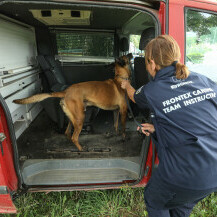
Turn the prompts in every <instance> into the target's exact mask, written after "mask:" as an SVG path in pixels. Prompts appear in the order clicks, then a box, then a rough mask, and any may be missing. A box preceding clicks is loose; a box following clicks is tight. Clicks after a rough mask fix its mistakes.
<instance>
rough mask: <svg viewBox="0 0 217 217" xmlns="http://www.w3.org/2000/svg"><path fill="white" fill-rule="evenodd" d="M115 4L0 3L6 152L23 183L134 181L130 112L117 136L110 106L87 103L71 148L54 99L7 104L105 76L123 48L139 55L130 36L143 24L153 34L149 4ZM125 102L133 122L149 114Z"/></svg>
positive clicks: (136, 160)
mask: <svg viewBox="0 0 217 217" xmlns="http://www.w3.org/2000/svg"><path fill="white" fill-rule="evenodd" d="M116 5H117V6H114V7H108V6H106V5H102V4H100V3H98V4H93V5H88V4H87V3H85V4H78V3H55V2H47V3H46V1H34V2H32V3H31V2H28V1H13V2H11V3H10V1H9V2H7V1H6V2H4V3H3V4H2V5H1V7H0V93H1V95H2V97H3V98H4V100H5V102H6V104H7V106H8V108H9V111H10V114H11V121H12V122H13V125H14V132H15V135H16V139H17V142H16V144H14V145H16V146H17V152H16V149H14V155H17V158H18V159H19V162H17V164H18V165H17V168H19V170H20V174H21V178H22V183H23V184H25V185H27V186H42V187H43V186H64V185H85V184H118V183H119V184H120V183H133V182H137V181H138V180H139V179H141V177H142V176H143V173H144V165H145V161H146V158H147V152H148V148H149V146H148V145H149V144H147V143H148V138H145V137H144V135H141V134H139V133H138V132H137V131H136V128H137V126H136V124H135V122H134V120H133V118H132V115H131V114H130V113H128V116H127V123H126V138H125V140H123V138H122V134H121V123H119V133H116V132H115V129H114V117H113V116H114V112H113V111H105V110H102V109H98V108H96V107H93V106H91V107H88V108H87V109H86V111H85V121H84V126H83V129H82V132H81V134H80V136H79V141H80V144H81V146H82V147H83V150H82V151H79V150H78V149H77V148H76V146H75V145H74V144H73V143H72V141H71V140H69V139H68V138H67V137H66V136H65V134H64V131H65V129H66V127H67V123H68V118H67V117H66V116H65V115H64V113H63V111H62V110H61V107H60V105H59V103H60V99H57V98H52V99H46V100H44V101H43V102H40V103H35V104H28V105H19V104H14V103H13V100H15V99H20V98H25V97H28V96H31V95H34V94H36V93H40V92H45V93H48V92H60V91H63V90H65V89H66V88H67V87H69V86H70V85H72V84H75V83H79V82H84V81H95V80H96V81H103V80H106V79H113V78H114V68H113V67H112V63H114V61H115V58H117V57H119V56H122V55H124V54H127V53H129V52H133V55H134V59H135V58H141V57H138V56H139V55H143V51H142V50H140V49H139V48H138V47H139V46H138V45H137V47H134V46H135V45H134V44H133V43H132V42H130V37H131V36H134V37H135V38H138V37H140V35H141V34H142V32H143V31H144V30H145V29H147V28H153V29H155V34H157V27H156V26H157V25H158V24H157V21H156V18H155V16H154V15H153V13H154V9H153V8H152V9H151V10H149V8H150V7H151V6H152V5H151V4H149V3H146V5H145V7H146V9H145V7H144V10H143V11H141V10H139V9H136V8H135V7H134V8H133V7H129V8H126V6H125V8H122V7H121V5H120V4H116ZM155 7H158V5H157V4H155ZM156 11H157V10H156ZM134 59H133V60H134ZM143 60H144V57H142V61H143ZM143 67H144V68H142V70H144V72H143V71H142V72H141V73H138V74H137V73H136V70H135V62H133V61H132V66H131V83H132V85H133V86H134V88H135V89H137V88H139V87H140V86H141V85H143V84H144V83H145V81H144V79H143V77H144V76H143V74H145V66H143ZM140 68H141V65H140ZM140 71H141V70H140ZM131 106H132V108H133V111H134V115H135V116H136V119H137V120H138V122H140V123H141V122H143V121H145V119H147V118H148V117H149V111H148V110H145V112H144V111H143V112H141V111H140V110H139V108H138V107H137V106H136V105H135V104H134V103H131ZM119 122H120V121H119ZM146 172H148V171H146Z"/></svg>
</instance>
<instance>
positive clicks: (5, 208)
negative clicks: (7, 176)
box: [0, 194, 17, 213]
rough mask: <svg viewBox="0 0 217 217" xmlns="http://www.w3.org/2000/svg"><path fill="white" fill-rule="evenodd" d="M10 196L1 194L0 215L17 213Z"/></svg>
mask: <svg viewBox="0 0 217 217" xmlns="http://www.w3.org/2000/svg"><path fill="white" fill-rule="evenodd" d="M16 212H17V210H16V207H15V206H14V204H13V202H12V200H11V196H10V194H0V213H16Z"/></svg>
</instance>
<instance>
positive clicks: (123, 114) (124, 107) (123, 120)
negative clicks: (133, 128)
mask: <svg viewBox="0 0 217 217" xmlns="http://www.w3.org/2000/svg"><path fill="white" fill-rule="evenodd" d="M120 114H121V124H122V138H123V140H125V137H126V134H125V129H126V119H127V105H125V104H124V105H122V107H121V108H120Z"/></svg>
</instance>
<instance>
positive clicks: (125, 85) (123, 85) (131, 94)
mask: <svg viewBox="0 0 217 217" xmlns="http://www.w3.org/2000/svg"><path fill="white" fill-rule="evenodd" d="M121 88H123V89H125V90H126V91H127V95H128V96H129V98H130V99H131V100H132V101H133V102H134V103H135V100H134V93H135V89H134V88H133V87H132V86H131V85H130V83H129V81H122V82H121Z"/></svg>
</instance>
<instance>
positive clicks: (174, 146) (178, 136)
mask: <svg viewBox="0 0 217 217" xmlns="http://www.w3.org/2000/svg"><path fill="white" fill-rule="evenodd" d="M216 94H217V85H216V84H215V83H214V82H213V81H211V80H210V79H208V78H207V77H205V76H203V75H200V74H197V73H194V72H191V73H190V75H189V77H188V78H187V79H185V80H179V79H177V78H176V77H175V66H173V65H171V66H168V67H166V68H163V69H161V70H160V71H158V72H157V74H156V76H155V78H154V79H153V80H152V81H150V82H149V83H148V84H147V85H145V86H143V87H141V88H139V89H138V90H137V91H136V92H135V94H134V99H135V101H136V103H137V104H138V106H139V107H140V108H141V109H144V108H149V109H150V110H151V111H152V113H153V114H154V115H153V116H152V122H153V124H154V127H155V130H156V131H155V133H154V134H153V135H152V139H153V140H154V143H155V145H156V148H157V151H158V156H159V167H158V169H157V171H156V175H157V176H160V178H162V179H163V180H165V181H166V182H168V183H171V184H175V185H177V186H180V187H183V188H187V189H195V190H202V189H209V188H214V187H217V96H216Z"/></svg>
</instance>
